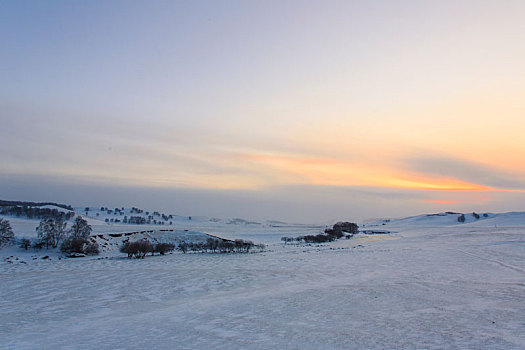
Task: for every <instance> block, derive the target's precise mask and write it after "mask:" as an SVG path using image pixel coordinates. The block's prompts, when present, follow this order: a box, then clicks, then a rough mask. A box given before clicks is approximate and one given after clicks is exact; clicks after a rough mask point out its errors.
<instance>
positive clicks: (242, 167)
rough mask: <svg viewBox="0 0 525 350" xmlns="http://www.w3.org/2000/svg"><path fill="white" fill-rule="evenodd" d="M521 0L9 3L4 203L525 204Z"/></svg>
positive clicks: (290, 212) (189, 210) (1, 11)
mask: <svg viewBox="0 0 525 350" xmlns="http://www.w3.org/2000/svg"><path fill="white" fill-rule="evenodd" d="M524 43H525V2H524V1H521V0H520V1H481V0H480V1H457V0H456V1H439V2H438V1H306V0H305V1H282V0H281V1H96V0H93V1H58V0H57V1H47V2H44V1H40V2H36V1H23V0H21V1H5V0H0V45H1V46H0V47H1V53H0V82H1V84H0V121H1V125H0V197H1V198H2V199H12V200H34V201H60V202H67V203H70V204H73V205H78V206H84V205H94V206H98V205H109V206H113V205H115V206H119V207H120V206H139V207H146V208H150V209H161V210H164V211H166V212H170V211H173V212H174V213H179V214H182V215H208V216H222V217H238V216H241V217H246V218H250V219H264V218H267V219H279V220H287V221H296V222H325V221H329V220H335V219H348V220H363V219H366V218H373V217H398V216H405V215H415V214H418V213H425V212H439V211H448V210H455V211H480V212H489V211H490V212H498V211H509V210H525V208H524V207H525V162H524V161H523V159H524V156H525V137H524V135H525V45H524Z"/></svg>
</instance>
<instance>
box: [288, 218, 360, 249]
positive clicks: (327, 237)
mask: <svg viewBox="0 0 525 350" xmlns="http://www.w3.org/2000/svg"><path fill="white" fill-rule="evenodd" d="M358 232H359V226H358V225H357V224H356V223H353V222H342V221H340V222H338V223H336V224H335V225H334V226H333V227H332V228H329V229H326V230H324V234H323V233H320V234H317V235H305V236H299V237H296V238H295V239H294V238H292V237H281V241H283V242H284V243H285V244H286V243H288V242H293V241H296V242H305V243H325V242H333V241H335V240H336V239H339V238H342V237H345V236H346V237H347V238H350V237H352V236H353V235H354V234H356V233H358Z"/></svg>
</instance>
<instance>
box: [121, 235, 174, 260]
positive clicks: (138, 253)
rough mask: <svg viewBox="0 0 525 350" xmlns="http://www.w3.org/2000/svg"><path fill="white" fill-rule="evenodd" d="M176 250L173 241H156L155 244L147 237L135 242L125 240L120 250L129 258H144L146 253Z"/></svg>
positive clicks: (164, 252)
mask: <svg viewBox="0 0 525 350" xmlns="http://www.w3.org/2000/svg"><path fill="white" fill-rule="evenodd" d="M173 250H175V245H174V244H173V243H156V244H153V243H151V242H150V241H148V240H146V239H142V240H139V241H134V242H124V244H122V246H121V247H120V252H121V253H125V254H127V255H128V258H131V257H135V258H142V259H143V258H144V257H145V256H146V254H148V253H151V255H155V253H159V254H160V255H164V254H166V253H168V252H171V251H173Z"/></svg>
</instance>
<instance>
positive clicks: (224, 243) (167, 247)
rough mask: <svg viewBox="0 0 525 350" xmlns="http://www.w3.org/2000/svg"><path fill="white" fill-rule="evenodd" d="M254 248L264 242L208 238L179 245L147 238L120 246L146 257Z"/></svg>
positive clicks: (126, 250)
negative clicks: (171, 253)
mask: <svg viewBox="0 0 525 350" xmlns="http://www.w3.org/2000/svg"><path fill="white" fill-rule="evenodd" d="M254 248H256V249H259V250H263V249H264V248H265V246H264V244H254V243H253V242H252V241H249V240H243V239H236V240H235V241H230V240H226V239H217V238H211V237H209V238H207V239H206V241H205V242H189V243H187V242H180V243H179V244H178V245H177V246H175V244H173V243H152V242H150V241H149V240H147V239H145V238H144V239H141V240H137V241H133V242H130V241H127V242H124V243H123V244H122V245H121V247H120V252H121V253H124V254H127V255H128V257H129V258H132V257H135V258H144V257H145V256H146V255H147V254H148V253H151V255H155V253H159V254H160V255H164V254H165V253H168V252H171V251H174V250H175V249H177V250H179V251H181V252H182V253H184V254H186V253H187V252H193V253H249V252H250V251H251V250H253V249H254Z"/></svg>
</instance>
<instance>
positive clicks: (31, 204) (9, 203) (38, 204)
mask: <svg viewBox="0 0 525 350" xmlns="http://www.w3.org/2000/svg"><path fill="white" fill-rule="evenodd" d="M45 205H54V206H55V207H59V208H63V209H67V210H73V207H72V206H70V205H68V204H60V203H53V202H26V201H6V200H0V207H11V206H25V207H43V206H45Z"/></svg>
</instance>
